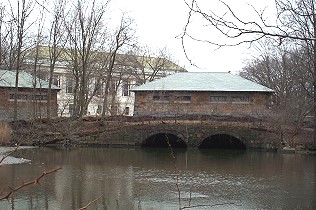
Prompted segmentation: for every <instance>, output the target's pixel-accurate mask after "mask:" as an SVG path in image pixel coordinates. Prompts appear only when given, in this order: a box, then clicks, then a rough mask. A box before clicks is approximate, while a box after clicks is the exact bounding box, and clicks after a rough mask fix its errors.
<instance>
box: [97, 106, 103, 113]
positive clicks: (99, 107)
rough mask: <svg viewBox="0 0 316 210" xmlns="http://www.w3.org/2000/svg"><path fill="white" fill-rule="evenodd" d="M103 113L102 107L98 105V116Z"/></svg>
mask: <svg viewBox="0 0 316 210" xmlns="http://www.w3.org/2000/svg"><path fill="white" fill-rule="evenodd" d="M101 113H102V106H101V105H98V108H97V114H101Z"/></svg>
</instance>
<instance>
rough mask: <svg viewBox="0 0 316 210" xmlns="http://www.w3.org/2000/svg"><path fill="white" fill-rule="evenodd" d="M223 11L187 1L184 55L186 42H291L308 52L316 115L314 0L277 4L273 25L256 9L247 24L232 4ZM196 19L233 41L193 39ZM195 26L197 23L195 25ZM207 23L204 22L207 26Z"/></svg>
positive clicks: (278, 1)
mask: <svg viewBox="0 0 316 210" xmlns="http://www.w3.org/2000/svg"><path fill="white" fill-rule="evenodd" d="M217 2H218V3H219V4H220V5H221V6H222V8H223V10H222V11H224V12H222V13H220V12H216V11H215V10H214V9H210V8H205V7H200V6H199V5H200V4H201V2H200V1H198V0H191V1H185V3H186V4H187V6H188V8H189V11H190V12H189V16H188V20H187V24H186V26H185V28H184V32H183V35H182V36H181V39H182V43H183V48H184V52H185V53H186V55H188V54H187V52H186V49H185V38H190V39H193V40H195V41H200V42H205V43H209V44H212V45H214V46H217V47H218V48H221V47H224V46H237V45H241V44H250V45H251V44H253V43H254V42H256V41H258V40H260V39H262V38H271V39H274V40H276V41H277V42H278V43H279V44H283V43H284V42H285V41H286V40H291V41H292V42H296V43H297V44H299V45H301V46H302V47H305V48H306V49H307V51H308V52H309V57H310V61H311V63H310V67H311V70H312V75H313V96H312V98H313V113H314V116H315V113H316V97H315V92H316V12H315V4H316V3H315V1H314V0H276V1H275V11H276V16H275V20H274V21H271V19H268V18H267V16H266V11H265V10H257V9H255V7H254V6H251V5H250V7H249V10H252V11H254V13H255V14H256V17H252V19H251V20H247V19H246V18H245V16H241V15H240V14H238V13H237V11H236V10H234V9H233V8H232V7H231V6H230V5H229V4H227V3H225V2H224V1H222V0H219V1H217ZM193 16H195V17H196V16H199V17H200V18H202V20H203V21H206V25H207V26H208V27H210V30H215V31H216V32H218V33H219V34H220V35H222V36H223V37H225V38H226V39H228V40H230V41H232V42H229V43H227V41H226V42H220V41H218V40H221V39H216V40H209V39H200V38H198V37H195V36H192V35H191V34H190V31H189V26H190V24H192V22H191V20H192V18H193ZM195 22H196V21H195ZM204 23H205V22H204ZM314 146H316V117H314Z"/></svg>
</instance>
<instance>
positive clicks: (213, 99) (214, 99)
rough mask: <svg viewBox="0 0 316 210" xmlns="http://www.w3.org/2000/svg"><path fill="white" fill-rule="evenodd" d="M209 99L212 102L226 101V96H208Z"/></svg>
mask: <svg viewBox="0 0 316 210" xmlns="http://www.w3.org/2000/svg"><path fill="white" fill-rule="evenodd" d="M210 101H211V102H212V103H227V102H228V97H227V96H210Z"/></svg>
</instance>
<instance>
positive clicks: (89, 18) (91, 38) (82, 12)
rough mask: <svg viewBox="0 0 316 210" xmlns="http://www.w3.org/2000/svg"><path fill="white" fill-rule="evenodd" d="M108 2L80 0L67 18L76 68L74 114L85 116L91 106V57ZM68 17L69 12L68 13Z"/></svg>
mask: <svg viewBox="0 0 316 210" xmlns="http://www.w3.org/2000/svg"><path fill="white" fill-rule="evenodd" d="M107 4H108V2H106V3H102V4H101V5H97V3H96V1H93V2H91V3H90V2H89V3H87V2H84V1H80V0H79V1H78V2H77V4H76V5H75V8H74V10H73V11H71V12H70V13H69V14H67V16H70V19H67V20H66V22H65V27H66V31H67V33H68V44H69V46H70V51H69V56H70V57H71V62H72V70H73V71H72V72H73V74H74V77H75V88H74V89H75V92H74V106H75V110H74V116H76V117H81V116H83V115H84V114H85V112H86V109H87V106H88V104H87V101H88V100H87V99H88V97H87V96H88V93H89V91H88V84H89V76H90V74H91V72H90V71H89V65H91V63H90V61H91V59H92V56H93V53H92V51H93V50H95V48H96V44H97V40H98V38H99V35H100V34H101V33H100V31H102V30H103V29H102V26H103V25H102V24H103V23H102V18H103V16H104V14H105V9H106V6H107ZM64 18H65V19H66V15H65V17H64Z"/></svg>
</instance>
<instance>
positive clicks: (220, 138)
mask: <svg viewBox="0 0 316 210" xmlns="http://www.w3.org/2000/svg"><path fill="white" fill-rule="evenodd" d="M197 146H198V148H199V149H236V150H245V149H246V148H247V146H246V144H245V143H244V142H243V141H242V140H241V139H240V138H238V137H236V136H235V135H233V134H228V133H216V134H211V135H209V136H207V137H205V138H204V139H203V140H202V141H201V143H200V144H199V145H197Z"/></svg>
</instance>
